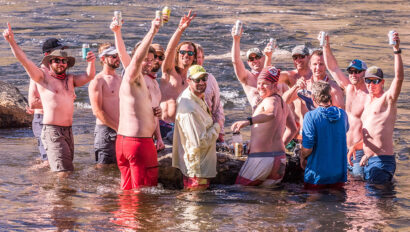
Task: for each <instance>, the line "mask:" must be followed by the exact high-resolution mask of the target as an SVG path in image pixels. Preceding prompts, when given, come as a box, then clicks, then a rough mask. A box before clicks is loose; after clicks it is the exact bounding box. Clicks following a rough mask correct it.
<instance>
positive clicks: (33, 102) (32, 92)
mask: <svg viewBox="0 0 410 232" xmlns="http://www.w3.org/2000/svg"><path fill="white" fill-rule="evenodd" d="M28 106H29V108H30V109H32V110H34V109H43V104H42V103H41V99H40V94H39V93H38V89H37V85H36V82H34V81H33V80H30V85H29V87H28Z"/></svg>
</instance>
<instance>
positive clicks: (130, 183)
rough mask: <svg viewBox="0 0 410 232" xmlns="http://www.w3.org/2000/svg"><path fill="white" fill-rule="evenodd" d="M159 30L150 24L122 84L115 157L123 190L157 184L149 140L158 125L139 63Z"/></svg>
mask: <svg viewBox="0 0 410 232" xmlns="http://www.w3.org/2000/svg"><path fill="white" fill-rule="evenodd" d="M159 27H160V21H159V19H155V20H153V21H152V23H151V28H150V30H149V32H148V33H147V35H145V37H144V39H143V40H142V42H141V44H140V46H138V48H137V50H136V51H135V53H134V55H133V56H132V59H131V61H130V62H129V64H128V65H127V68H126V69H125V74H124V77H123V79H122V81H121V86H120V93H119V95H120V121H119V126H118V135H117V142H116V153H117V164H118V168H119V169H120V172H121V189H123V190H127V189H133V188H138V187H141V186H156V185H157V181H158V180H157V179H158V160H157V150H156V148H155V144H154V142H153V140H152V135H153V134H154V131H155V129H156V127H157V125H156V119H155V117H154V113H153V111H152V106H151V101H152V100H151V94H150V91H149V90H148V87H147V84H146V82H145V79H144V75H143V74H142V66H143V65H142V63H143V62H144V60H146V58H147V55H148V49H149V48H150V45H151V43H152V40H153V39H154V36H155V34H156V33H157V32H158V30H159Z"/></svg>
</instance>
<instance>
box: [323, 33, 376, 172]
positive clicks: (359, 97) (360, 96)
mask: <svg viewBox="0 0 410 232" xmlns="http://www.w3.org/2000/svg"><path fill="white" fill-rule="evenodd" d="M325 41H326V43H325V45H324V46H323V56H324V59H325V64H326V67H327V70H328V71H329V73H330V74H331V75H332V77H333V78H334V79H335V80H336V82H337V83H338V84H339V86H341V87H342V88H343V89H344V90H345V94H346V113H347V116H348V118H349V124H350V128H349V131H348V132H347V147H348V150H349V152H348V155H347V161H348V162H349V165H348V168H349V171H350V172H351V174H352V175H353V176H354V177H359V178H363V167H361V166H360V164H359V163H360V160H361V158H362V157H363V154H364V153H363V146H362V145H361V146H360V147H356V149H353V146H354V145H356V143H357V142H359V141H362V121H361V119H360V117H361V116H362V113H363V110H364V106H365V101H366V98H367V95H368V93H369V92H368V91H367V88H366V85H365V83H364V74H365V72H366V69H367V65H366V63H365V62H364V61H362V60H359V59H354V60H352V61H351V62H350V64H349V66H348V67H347V69H346V71H347V72H348V74H349V75H348V76H346V75H345V74H344V72H343V71H342V70H341V69H340V68H339V65H338V64H337V61H336V58H335V57H334V55H333V53H332V50H331V48H330V39H329V35H326V37H325ZM353 150H356V153H355V154H354V153H353Z"/></svg>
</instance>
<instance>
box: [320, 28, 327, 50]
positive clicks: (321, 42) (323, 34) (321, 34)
mask: <svg viewBox="0 0 410 232" xmlns="http://www.w3.org/2000/svg"><path fill="white" fill-rule="evenodd" d="M326 35H327V34H326V32H324V31H321V32H319V39H320V41H319V42H320V46H321V47H323V46H325V44H326V40H325V37H326Z"/></svg>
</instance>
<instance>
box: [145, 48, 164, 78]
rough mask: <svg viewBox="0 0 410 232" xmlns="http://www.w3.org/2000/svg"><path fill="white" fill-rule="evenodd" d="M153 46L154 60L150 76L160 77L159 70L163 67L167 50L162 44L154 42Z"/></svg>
mask: <svg viewBox="0 0 410 232" xmlns="http://www.w3.org/2000/svg"><path fill="white" fill-rule="evenodd" d="M151 47H152V48H153V49H154V50H155V54H154V62H153V64H152V68H151V71H150V73H149V74H148V76H150V77H152V78H158V72H159V70H160V69H161V66H162V62H163V61H164V59H165V50H164V48H163V47H162V46H161V45H160V44H152V45H151Z"/></svg>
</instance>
